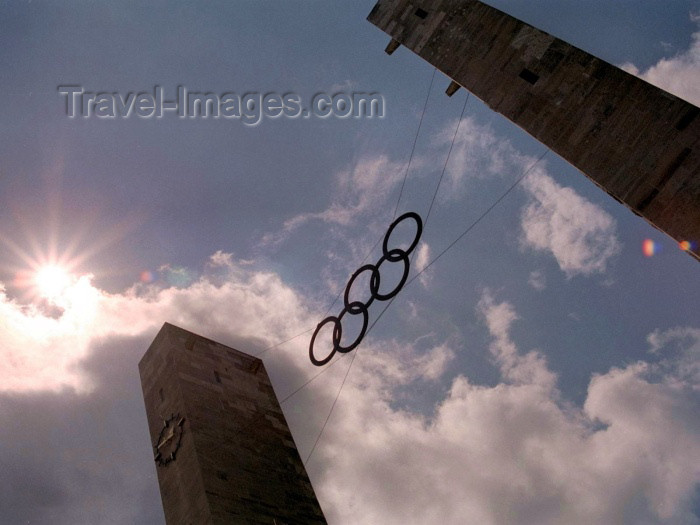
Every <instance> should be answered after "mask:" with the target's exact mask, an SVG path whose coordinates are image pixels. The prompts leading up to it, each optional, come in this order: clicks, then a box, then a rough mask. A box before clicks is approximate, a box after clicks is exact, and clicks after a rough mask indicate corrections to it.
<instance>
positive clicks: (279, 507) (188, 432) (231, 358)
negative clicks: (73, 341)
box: [139, 323, 326, 525]
mask: <svg viewBox="0 0 700 525" xmlns="http://www.w3.org/2000/svg"><path fill="white" fill-rule="evenodd" d="M139 372H140V374H141V385H142V388H143V394H144V401H145V404H146V413H147V416H148V427H149V430H150V434H151V438H152V442H153V444H154V458H155V463H156V469H157V472H158V482H159V484H160V493H161V498H162V500H163V508H164V511H165V520H166V522H167V524H168V525H176V524H177V525H179V524H182V525H204V524H207V525H209V524H241V525H243V524H245V525H258V524H259V525H263V524H264V525H275V524H276V525H283V524H285V525H291V524H299V525H302V524H303V525H307V524H325V523H326V520H325V518H324V516H323V512H322V510H321V507H320V506H319V504H318V501H317V500H316V495H315V494H314V490H313V488H312V486H311V483H310V482H309V478H308V475H307V473H306V470H305V469H304V465H303V463H302V462H301V458H300V457H299V453H298V452H297V449H296V445H295V444H294V440H293V439H292V435H291V433H290V431H289V428H288V427H287V423H286V421H285V418H284V415H283V414H282V410H281V408H280V406H279V403H278V402H277V398H276V397H275V393H274V391H273V389H272V385H271V384H270V379H269V378H268V376H267V373H266V372H265V367H264V366H263V363H262V361H261V360H260V359H257V358H255V357H252V356H249V355H247V354H244V353H242V352H239V351H237V350H234V349H233V348H229V347H227V346H224V345H221V344H218V343H215V342H214V341H210V340H209V339H206V338H204V337H201V336H198V335H195V334H193V333H191V332H188V331H186V330H183V329H181V328H178V327H176V326H173V325H171V324H168V323H165V324H164V325H163V328H161V330H160V332H158V335H157V336H156V338H155V339H154V340H153V343H152V344H151V346H150V347H149V348H148V351H147V352H146V354H145V355H144V356H143V358H142V359H141V362H140V363H139Z"/></svg>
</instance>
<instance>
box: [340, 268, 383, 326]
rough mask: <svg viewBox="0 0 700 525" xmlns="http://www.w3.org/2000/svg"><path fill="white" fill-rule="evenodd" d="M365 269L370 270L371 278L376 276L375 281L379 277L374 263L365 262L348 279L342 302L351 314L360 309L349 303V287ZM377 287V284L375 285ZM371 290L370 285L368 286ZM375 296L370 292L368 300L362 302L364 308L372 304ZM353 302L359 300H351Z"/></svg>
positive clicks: (358, 311)
mask: <svg viewBox="0 0 700 525" xmlns="http://www.w3.org/2000/svg"><path fill="white" fill-rule="evenodd" d="M367 270H371V271H372V279H374V276H375V275H376V276H377V282H379V280H380V277H379V271H378V270H377V267H376V266H375V265H374V264H365V265H364V266H363V267H362V268H360V269H359V270H357V271H356V272H355V273H353V274H352V277H350V280H349V281H348V284H347V285H346V286H345V295H343V303H344V304H345V309H346V310H347V311H348V312H350V313H351V314H359V313H360V312H361V311H360V310H355V309H354V308H353V307H352V305H351V303H350V288H352V285H353V283H354V282H355V279H357V277H358V276H359V275H360V274H361V273H362V272H365V271H367ZM377 288H379V286H377ZM370 290H371V286H370ZM374 299H375V296H374V294H372V295H371V296H370V298H369V301H367V302H366V303H362V304H363V305H364V307H365V308H369V305H370V304H372V302H373V301H374ZM353 302H354V303H357V302H360V301H353Z"/></svg>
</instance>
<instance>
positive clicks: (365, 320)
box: [333, 301, 369, 354]
mask: <svg viewBox="0 0 700 525" xmlns="http://www.w3.org/2000/svg"><path fill="white" fill-rule="evenodd" d="M350 308H353V309H356V310H357V312H358V313H360V312H361V313H362V330H360V334H359V335H358V336H357V337H356V338H355V341H353V343H352V344H351V345H348V346H341V345H340V338H341V337H342V335H343V326H342V324H341V319H343V316H344V315H345V314H347V313H349V314H350V315H357V314H356V313H353V312H352V311H351V310H350ZM350 308H343V309H342V310H341V311H340V314H339V315H338V322H337V323H336V325H335V327H334V328H333V350H334V351H338V352H340V353H341V354H345V353H347V352H350V351H351V350H354V349H355V348H357V345H359V344H360V342H362V338H363V337H364V336H365V332H366V331H367V325H368V324H369V311H368V310H367V307H366V306H365V305H364V304H363V303H361V302H360V301H353V302H352V303H350Z"/></svg>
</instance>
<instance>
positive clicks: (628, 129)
mask: <svg viewBox="0 0 700 525" xmlns="http://www.w3.org/2000/svg"><path fill="white" fill-rule="evenodd" d="M368 20H369V21H370V22H371V23H373V24H374V25H376V26H377V27H379V28H380V29H382V30H383V31H384V32H386V33H388V34H389V36H391V38H392V39H394V40H396V41H398V42H400V43H401V44H402V45H404V46H406V47H407V48H408V49H410V50H412V51H413V52H415V53H417V54H418V55H419V56H421V57H422V58H423V59H425V60H427V61H428V62H429V63H431V64H432V65H434V66H435V67H437V68H438V69H439V70H440V71H442V72H443V73H444V74H446V75H447V76H449V77H450V78H452V79H453V80H454V81H456V82H457V83H459V84H460V85H461V86H463V87H465V88H466V89H468V90H469V91H471V92H472V93H473V94H475V95H476V96H477V97H479V98H480V99H481V100H483V101H484V102H485V103H486V104H487V105H488V106H489V107H490V108H492V109H493V110H495V111H497V112H499V113H501V114H502V115H504V116H505V117H507V118H508V119H510V120H511V121H512V122H514V123H516V124H517V125H518V126H520V127H521V128H523V129H524V130H525V131H527V132H528V133H529V134H531V135H532V136H533V137H535V138H536V139H537V140H539V141H540V142H542V143H543V144H545V145H546V146H548V147H549V148H550V149H551V150H552V151H554V152H556V153H557V154H558V155H560V156H561V157H562V158H564V159H565V160H567V161H568V162H570V163H571V164H572V165H573V166H575V167H576V168H578V169H579V170H581V171H582V172H583V173H584V174H585V175H587V176H588V177H589V178H590V179H591V180H593V182H595V183H596V184H597V185H598V186H599V187H600V188H602V189H603V190H605V191H606V192H608V193H609V194H610V195H611V196H612V197H613V198H615V199H616V200H618V201H619V202H621V203H623V204H625V205H626V206H627V207H628V208H630V209H631V210H632V211H633V212H634V213H635V214H637V215H640V216H642V217H644V218H645V219H646V220H647V221H649V222H650V223H651V224H652V225H654V226H655V227H657V228H658V229H660V230H661V231H664V232H665V233H667V234H668V235H670V236H671V237H673V238H674V239H676V240H677V241H685V240H687V241H693V242H695V244H696V246H695V251H694V252H693V253H691V254H692V255H694V256H695V257H696V258H698V257H699V253H700V251H699V249H700V248H698V245H699V244H700V143H699V140H700V109H698V108H697V107H696V106H693V105H692V104H689V103H688V102H686V101H684V100H681V99H680V98H678V97H675V96H673V95H671V94H669V93H667V92H665V91H663V90H661V89H659V88H657V87H654V86H652V85H651V84H648V83H647V82H645V81H643V80H640V79H638V78H637V77H635V76H633V75H630V74H628V73H626V72H624V71H622V70H621V69H619V68H617V67H615V66H612V65H611V64H608V63H607V62H604V61H603V60H600V59H598V58H596V57H594V56H592V55H590V54H588V53H586V52H584V51H582V50H580V49H578V48H576V47H574V46H572V45H570V44H567V43H566V42H564V41H562V40H559V39H557V38H554V37H553V36H551V35H549V34H547V33H544V32H542V31H540V30H538V29H536V28H534V27H532V26H530V25H528V24H525V23H524V22H521V21H519V20H517V19H515V18H513V17H511V16H509V15H507V14H505V13H503V12H501V11H499V10H497V9H494V8H492V7H490V6H488V5H485V4H483V3H481V2H479V1H477V0H430V1H428V0H413V1H410V0H380V1H379V2H378V3H377V4H376V5H375V7H374V8H373V9H372V12H371V13H370V15H369V17H368Z"/></svg>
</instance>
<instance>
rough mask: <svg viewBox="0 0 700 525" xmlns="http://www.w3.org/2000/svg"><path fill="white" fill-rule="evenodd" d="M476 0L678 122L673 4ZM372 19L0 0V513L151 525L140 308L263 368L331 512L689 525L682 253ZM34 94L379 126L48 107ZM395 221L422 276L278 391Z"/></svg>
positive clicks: (339, 12) (689, 266)
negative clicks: (265, 109)
mask: <svg viewBox="0 0 700 525" xmlns="http://www.w3.org/2000/svg"><path fill="white" fill-rule="evenodd" d="M487 3H489V4H490V5H492V6H494V7H497V8H499V9H502V10H504V11H505V12H507V13H509V14H511V15H513V16H516V17H518V18H520V19H522V20H524V21H526V22H528V23H530V24H533V25H535V26H536V27H538V28H540V29H543V30H545V31H548V32H550V33H552V34H553V35H555V36H557V37H559V38H563V39H564V40H566V41H568V42H570V43H572V44H574V45H576V46H578V47H581V48H582V49H584V50H586V51H588V52H590V53H593V54H595V55H596V56H599V57H600V58H602V59H604V60H607V61H608V62H611V63H613V64H616V65H618V66H620V67H624V68H625V69H626V70H628V71H630V72H632V73H634V74H637V75H639V76H641V77H642V78H644V79H646V80H648V81H649V82H652V83H655V84H657V85H659V86H660V87H663V88H664V89H667V90H669V91H671V92H672V93H674V94H676V95H678V96H680V97H682V98H685V99H686V100H688V101H690V102H692V103H694V104H696V105H700V88H699V86H700V2H698V0H673V1H667V0H635V1H631V0H619V1H617V2H608V1H602V0H578V1H576V2H573V1H568V0H566V1H562V0H556V1H554V0H535V1H529V2H525V1H522V0H488V2H487ZM373 4H374V2H373V0H360V1H354V2H337V1H332V2H321V1H294V2H291V1H290V2H273V1H267V0H261V1H257V2H251V1H236V2H221V1H215V2H207V3H201V4H192V3H185V2H168V3H166V2H159V1H155V2H150V3H137V2H112V3H95V2H83V1H70V2H56V1H37V0H34V1H29V2H3V3H2V4H0V68H1V69H2V71H4V72H5V74H4V75H3V76H2V77H1V78H0V87H1V88H2V95H3V96H2V97H0V114H1V115H2V118H0V139H1V140H0V225H1V226H0V287H1V288H0V289H1V290H2V293H1V294H0V327H1V328H0V352H1V356H2V359H0V377H1V378H2V379H1V380H0V472H1V473H2V474H0V522H1V523H3V524H5V523H6V524H25V523H32V524H45V523H51V524H55V525H63V524H71V525H74V524H98V525H99V524H162V523H164V517H163V511H162V507H161V502H160V497H159V492H158V484H157V478H156V467H155V464H154V462H153V459H152V449H151V443H150V438H149V436H148V431H147V423H146V414H145V410H144V406H143V400H142V394H141V387H140V380H139V376H138V369H137V363H138V361H139V360H140V358H141V357H142V355H143V354H144V353H145V351H146V349H147V348H148V345H149V344H150V342H151V341H152V340H153V338H154V337H155V335H156V333H157V332H158V330H159V329H160V327H161V326H162V324H163V323H164V322H166V321H167V322H170V323H173V324H176V325H178V326H181V327H183V328H185V329H188V330H191V331H193V332H196V333H198V334H201V335H203V336H205V337H208V338H211V339H214V340H216V341H218V342H221V343H223V344H226V345H229V346H232V347H234V348H237V349H238V350H241V351H243V352H246V353H250V354H252V355H260V356H261V357H262V358H263V361H264V363H265V367H266V369H267V371H268V373H269V375H270V377H271V380H272V382H273V386H274V388H275V391H276V393H277V396H278V398H279V399H280V400H283V401H282V407H283V410H284V412H285V416H286V418H287V421H288V423H289V426H290V428H291V431H292V434H293V435H294V438H295V441H296V444H297V447H298V449H299V453H300V455H301V457H302V459H303V460H304V461H305V464H306V468H307V471H308V473H309V476H310V478H311V481H312V483H313V485H314V488H315V491H316V494H317V496H318V499H319V502H320V504H321V506H322V508H323V510H324V512H325V515H326V517H327V519H328V521H329V523H332V524H377V523H382V524H387V525H391V524H406V523H416V524H425V523H446V524H464V523H478V524H550V523H551V524H560V523H566V524H574V525H575V524H590V523H606V524H607V523H611V524H612V523H615V524H617V523H621V524H627V523H629V524H656V523H663V524H684V525H685V524H691V523H700V489H699V483H700V463H699V462H698V460H697V459H696V458H700V418H699V417H698V414H699V413H700V411H699V410H698V408H699V407H700V316H699V315H698V314H699V313H700V311H699V308H698V306H697V299H696V298H697V297H698V295H699V294H700V279H699V277H700V273H699V272H700V267H699V266H698V261H696V260H695V259H693V258H692V257H690V256H689V255H688V254H686V253H684V252H683V251H682V250H681V249H679V247H678V245H677V243H676V242H675V241H673V240H672V239H671V238H670V237H668V236H666V235H665V234H663V233H661V232H659V231H658V230H656V229H655V228H654V227H652V226H651V225H649V224H648V223H646V222H645V221H644V220H643V219H641V218H639V217H636V216H635V215H634V214H632V213H631V212H630V211H628V210H627V209H626V208H624V207H623V206H621V205H619V204H618V203H617V202H615V201H614V200H613V199H612V198H610V197H609V196H608V195H607V194H605V193H604V192H602V191H601V190H599V189H598V188H597V187H596V186H594V185H593V184H592V183H591V182H589V181H588V179H586V177H585V176H583V175H582V174H581V173H579V172H578V171H577V170H575V169H574V168H572V167H571V166H569V165H568V164H567V163H566V162H565V161H563V160H562V159H560V158H558V157H557V156H556V154H554V153H552V152H549V153H546V148H545V147H544V146H543V145H541V144H539V143H538V142H537V141H535V140H534V139H532V138H531V137H529V136H528V135H527V134H525V133H524V132H523V131H521V130H520V129H519V128H517V127H516V126H514V125H513V124H511V123H510V122H508V121H506V120H505V119H504V118H502V117H501V116H499V115H497V114H495V113H493V112H492V111H490V110H489V109H488V108H487V107H485V106H484V105H483V104H482V103H481V102H480V101H479V100H478V99H477V98H476V97H473V96H472V97H469V100H468V101H467V103H466V109H465V111H464V116H463V117H462V118H461V119H460V114H461V112H462V108H463V107H464V103H465V98H466V93H465V91H464V90H460V91H459V92H458V93H457V94H455V95H454V96H453V97H451V98H448V97H447V96H445V94H444V90H445V88H446V87H447V85H448V84H449V79H448V78H446V77H444V75H442V74H441V73H439V72H438V73H436V74H435V76H434V77H433V67H432V66H430V65H429V64H427V63H425V62H424V61H422V59H420V58H419V57H417V56H415V55H414V54H412V53H411V52H410V51H408V50H406V49H405V48H399V49H398V50H397V51H396V52H395V53H394V54H393V55H391V56H388V55H386V54H385V53H384V51H383V50H384V47H385V46H386V44H387V43H388V40H389V38H388V36H387V35H385V34H384V33H383V32H381V31H380V30H378V29H377V28H375V27H374V26H372V25H371V24H370V23H369V22H367V21H366V16H367V15H368V14H369V12H370V10H371V8H372V6H373ZM61 86H64V87H65V86H78V88H75V89H80V90H82V91H84V92H88V93H108V94H110V95H109V97H112V98H109V97H107V98H106V99H105V100H107V102H109V101H110V100H111V101H112V102H109V104H116V102H114V101H115V100H117V98H116V97H121V98H120V99H119V100H122V101H127V102H129V101H132V102H133V101H134V97H136V95H137V94H138V93H154V89H156V86H160V87H161V88H162V89H163V93H164V97H165V99H168V100H172V99H174V98H175V96H176V95H177V92H178V87H179V86H180V87H182V88H184V89H186V90H188V91H189V92H195V93H214V94H216V95H219V96H221V97H222V98H223V94H225V93H234V94H237V95H239V96H240V97H243V96H244V95H245V94H251V93H252V94H254V95H251V97H252V100H253V102H255V100H259V99H256V98H255V97H256V96H258V95H255V94H262V95H264V94H273V98H274V95H279V96H280V97H281V96H284V95H287V94H291V96H293V97H298V100H299V101H301V103H302V105H303V106H305V107H308V106H309V103H310V101H311V100H312V99H313V97H314V96H315V95H316V94H319V93H320V94H326V95H330V96H332V95H335V94H336V93H344V94H352V93H376V94H379V95H381V97H383V100H384V114H383V117H381V118H380V117H378V116H374V117H372V118H369V117H364V118H354V117H353V116H350V117H347V118H342V117H341V116H338V115H330V116H327V117H325V118H324V117H321V116H317V115H314V114H310V115H309V117H304V115H303V114H302V115H294V114H291V115H290V114H286V113H285V114H282V115H279V116H278V117H276V118H273V117H270V116H267V115H265V116H264V118H261V119H260V121H259V122H254V121H255V120H256V119H255V118H254V117H255V115H254V113H255V112H254V111H253V113H251V114H253V117H250V118H249V117H246V114H245V111H241V112H240V116H238V117H236V116H235V114H234V116H233V117H231V118H224V117H223V116H220V118H212V117H209V118H204V117H201V116H200V117H193V118H187V117H185V118H180V117H179V116H178V115H177V114H176V113H175V112H174V111H173V112H166V113H164V114H163V115H162V117H161V118H157V117H155V116H153V115H151V116H150V117H143V116H140V115H139V114H138V113H137V112H136V110H134V111H132V112H131V114H129V116H126V117H122V116H119V114H116V115H115V117H114V118H103V117H99V116H98V114H99V111H98V110H97V108H96V106H94V104H93V107H92V110H91V113H90V114H89V115H86V116H83V114H78V115H77V116H75V117H73V118H70V117H69V116H68V115H67V102H68V100H67V95H64V94H62V93H61V91H60V89H59V88H60V87H61ZM71 89H74V88H71ZM129 93H131V94H132V95H131V97H132V98H129ZM233 100H235V97H234V98H233ZM426 101H427V102H426ZM86 104H87V105H88V106H89V102H86ZM109 104H107V105H108V106H109ZM146 106H147V104H146ZM105 107H106V106H105ZM110 107H112V108H113V110H114V108H115V107H116V106H115V105H112V106H110ZM424 108H425V109H424ZM80 109H81V110H82V106H81V108H80ZM101 111H103V113H102V114H105V113H104V112H105V111H107V110H106V109H104V108H103V109H102V110H101ZM114 111H115V112H116V110H114ZM251 111H252V110H251ZM142 113H144V114H147V113H148V108H147V107H145V109H142ZM291 113H294V112H293V111H292V112H291ZM339 113H342V112H340V111H339ZM419 125H420V132H419V134H418V135H416V134H417V131H418V130H419ZM455 130H457V131H456V133H455ZM416 136H417V138H416ZM453 137H454V143H453ZM414 141H415V147H414ZM412 150H413V155H411V152H412ZM448 153H449V159H448ZM542 155H544V156H542ZM540 158H541V160H538V159H540ZM409 159H410V161H411V162H410V169H408V170H407V167H408V164H409ZM446 159H448V161H447V163H446ZM443 167H444V177H443V178H442V182H441V183H440V184H439V187H438V181H439V180H440V177H441V174H442V172H443ZM526 172H527V175H526V176H525V177H524V178H523V180H522V182H521V183H520V184H518V185H517V186H516V187H515V188H514V189H513V190H512V191H511V192H510V193H508V194H507V195H506V196H505V197H504V198H503V199H502V200H501V201H500V202H499V203H498V205H496V206H495V207H494V208H493V209H492V210H491V211H490V212H489V213H488V214H487V215H486V216H485V217H484V218H483V220H481V221H480V222H478V224H476V225H475V226H474V227H473V228H472V229H470V230H469V231H468V233H466V234H465V235H464V236H462V237H461V238H460V235H461V234H462V233H464V232H465V231H467V229H468V228H469V227H470V225H472V224H473V223H474V221H475V220H477V218H479V217H480V216H481V215H482V214H483V213H484V212H485V211H486V210H487V209H488V208H489V206H491V205H492V204H493V203H495V202H496V201H497V200H498V199H499V198H500V197H502V196H503V195H504V193H505V192H506V190H507V189H508V188H509V187H510V186H511V185H512V184H513V183H514V182H515V181H516V180H517V179H518V178H520V177H521V176H522V175H523V174H525V173H526ZM404 177H405V187H404V189H403V191H401V187H402V183H403V181H404ZM436 187H438V191H437V194H436V197H435V201H434V205H433V207H432V209H431V211H430V215H429V217H428V220H427V221H426V217H427V212H428V209H429V208H430V203H431V199H432V196H433V194H434V193H435V189H436ZM399 195H400V198H399ZM407 211H414V212H416V213H419V214H420V215H421V216H422V217H423V220H424V221H426V225H425V229H424V230H423V234H422V237H421V241H420V244H419V246H418V247H417V248H416V250H415V257H414V258H413V261H412V269H411V277H409V279H412V278H413V277H414V276H417V275H418V272H420V271H421V270H423V269H425V271H424V272H423V273H420V275H419V276H418V277H417V278H416V279H414V280H411V282H410V284H408V285H407V286H406V287H405V288H404V289H403V290H402V291H401V292H400V293H399V294H398V295H397V297H396V299H395V300H394V301H393V302H392V303H391V305H390V306H389V307H387V309H386V311H384V306H386V304H387V303H379V302H375V304H373V305H372V306H371V307H370V311H369V316H370V323H374V322H375V321H376V324H374V325H373V328H372V330H371V331H370V332H369V334H368V335H367V336H366V337H365V338H364V340H363V341H362V343H361V345H360V346H359V347H358V348H357V349H356V350H355V351H354V352H352V353H349V354H346V355H345V356H344V357H342V358H338V356H336V357H334V359H333V361H332V362H331V364H330V365H327V367H326V368H325V369H324V372H323V373H322V374H321V375H319V376H318V377H317V378H315V379H314V380H313V381H311V382H310V383H308V384H307V385H306V386H305V387H304V388H302V389H301V390H299V391H298V392H296V393H295V394H294V395H292V396H291V397H288V396H290V394H292V393H293V392H295V391H296V390H297V389H299V387H300V386H301V385H303V384H304V383H306V382H307V381H308V380H309V379H311V378H312V377H314V376H315V375H316V374H318V373H319V372H320V370H321V369H319V368H317V367H315V366H314V365H313V364H311V362H310V361H309V357H308V345H309V339H310V337H311V331H312V330H313V329H314V328H315V327H316V325H317V323H318V322H319V321H321V319H323V318H324V317H325V316H326V315H329V314H334V315H337V314H338V313H339V312H340V310H341V309H342V298H341V299H340V300H338V301H335V299H336V298H337V296H338V295H339V294H342V292H343V290H344V289H345V285H346V283H347V281H348V278H349V277H350V276H351V275H352V273H353V272H354V271H355V270H356V269H357V268H359V267H360V266H362V265H363V264H366V263H367V262H369V263H375V262H376V261H378V260H379V258H380V257H381V242H380V241H381V239H382V238H383V236H384V233H385V232H386V230H387V228H388V226H389V225H390V224H391V222H392V219H393V218H394V217H395V213H398V214H402V213H404V212H407ZM410 237H411V227H410V225H409V222H407V223H406V224H402V225H401V226H400V227H397V230H396V233H395V235H392V237H391V244H392V245H401V243H404V245H405V242H406V239H409V240H410ZM457 238H459V241H458V242H456V243H455V244H454V245H452V244H451V243H453V241H455V240H456V239H457ZM378 242H379V244H377V243H378ZM448 247H449V249H448ZM445 249H447V251H445V252H444V254H443V255H441V256H440V254H441V253H443V251H444V250H445ZM438 256H440V258H439V259H435V258H436V257H438ZM431 262H434V264H431ZM429 264H430V266H429V267H427V266H428V265H429ZM397 266H400V263H399V264H391V263H384V264H383V265H382V272H384V271H386V276H385V277H383V280H382V282H386V283H389V284H388V285H387V286H389V285H390V284H391V282H392V279H393V282H396V279H398V273H397V268H396V267H397ZM382 275H383V276H384V275H385V274H384V273H382ZM365 277H366V275H365ZM367 285H368V283H367V279H365V280H364V281H363V280H362V279H358V281H357V283H356V284H355V285H354V286H353V292H352V297H356V298H362V297H366V296H367V295H366V294H367V293H368V292H367ZM363 286H364V288H363ZM363 294H364V295H363ZM358 300H360V299H358ZM382 312H384V313H382ZM380 313H381V314H382V315H381V318H379V315H380ZM353 329H355V330H356V329H357V326H356V323H355V325H353V323H352V322H350V323H348V328H347V330H346V331H345V332H346V333H348V334H352V330H353ZM330 337H331V334H330V330H325V331H322V332H321V333H320V334H319V337H318V341H319V343H318V344H319V346H318V350H317V351H318V352H319V353H320V354H322V353H323V351H324V348H325V349H328V348H330V344H331V343H330ZM348 338H350V335H348ZM283 341H286V342H283ZM324 342H325V346H324ZM280 343H281V344H280ZM351 363H352V366H351V367H350V364H351ZM326 370H327V371H326ZM348 370H349V372H348ZM346 373H347V379H346V380H344V378H345V377H346ZM341 385H342V389H341ZM339 392H340V394H338V393H339ZM336 396H337V403H335V404H334V400H335V399H336ZM332 406H334V408H333V411H332V414H331V416H330V418H329V419H328V424H327V425H326V426H325V428H324V421H325V420H326V418H327V416H328V414H329V411H330V410H331V407H332ZM322 428H324V430H323V432H322V434H320V433H321V430H322ZM319 434H320V439H319ZM317 439H318V441H317ZM315 443H317V444H316V446H315V447H314V444H315Z"/></svg>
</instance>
